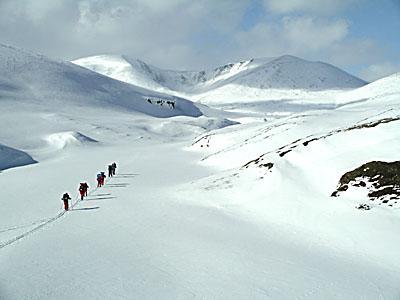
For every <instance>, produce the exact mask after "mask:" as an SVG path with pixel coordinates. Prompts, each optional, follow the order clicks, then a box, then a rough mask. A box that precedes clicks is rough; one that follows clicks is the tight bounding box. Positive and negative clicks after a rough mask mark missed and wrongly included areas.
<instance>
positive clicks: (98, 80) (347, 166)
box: [0, 46, 400, 299]
mask: <svg viewBox="0 0 400 300" xmlns="http://www.w3.org/2000/svg"><path fill="white" fill-rule="evenodd" d="M107 59H109V58H107ZM121 59H123V57H115V60H114V61H113V62H112V63H111V62H110V69H109V71H110V74H108V75H111V73H113V72H114V70H115V65H114V64H116V65H118V66H120V64H121V63H122V62H121ZM287 59H288V60H289V61H293V58H292V57H284V58H282V60H283V61H285V63H286V60H287ZM295 61H296V63H295V64H297V63H301V64H303V62H299V61H298V60H297V59H295ZM272 62H273V60H272V61H271V60H268V61H253V62H249V61H248V62H247V63H246V62H245V63H242V64H241V65H240V64H233V65H232V66H229V67H228V68H227V70H228V69H229V71H227V70H225V69H224V70H220V73H219V74H220V75H219V76H222V77H221V78H223V79H221V80H219V83H221V82H223V81H225V80H233V79H234V78H237V77H236V76H238V75H240V74H241V73H242V72H248V73H247V74H248V75H247V76H249V78H250V77H251V76H252V75H251V74H252V72H254V71H257V69H258V68H259V67H261V66H265V64H269V63H272ZM278 62H279V61H278ZM275 63H277V62H276V61H275ZM306 64H308V63H306ZM322 65H323V64H322ZM322 65H321V64H319V63H318V66H322ZM301 66H303V65H301ZM0 67H1V69H0V74H1V75H0V105H1V109H0V118H1V119H2V120H3V126H2V127H1V129H0V143H1V146H0V149H1V150H0V166H4V164H9V162H10V158H8V157H9V156H10V157H11V161H12V160H13V159H14V158H18V162H19V161H20V159H19V157H22V158H24V159H26V158H27V157H30V158H31V159H32V160H34V161H36V162H37V163H34V164H33V163H32V164H29V165H25V163H23V164H20V163H17V164H14V163H13V164H11V165H10V166H9V167H7V169H6V170H5V168H3V167H2V168H3V171H2V172H1V173H0V190H1V197H0V207H1V210H0V216H1V218H0V252H1V255H0V298H1V299H132V298H140V299H142V298H143V299H187V298H205V299H209V298H211V299H249V298H254V299H398V297H399V295H400V286H399V284H398V283H399V282H400V272H399V270H400V258H399V256H398V253H399V250H400V246H399V244H398V243H396V242H395V241H396V240H397V237H398V234H399V230H400V219H399V215H398V207H399V206H393V207H389V206H388V205H378V203H373V202H371V201H369V199H368V197H367V196H366V194H365V193H363V191H362V190H357V189H354V190H351V191H350V193H344V194H343V195H341V196H340V197H338V198H333V197H330V195H331V193H332V192H333V191H334V190H335V189H336V187H337V184H338V181H339V179H340V177H341V176H342V175H343V174H344V173H345V172H348V171H349V170H353V169H354V168H356V167H359V166H360V165H362V164H364V163H366V162H368V161H372V160H382V161H394V160H399V156H398V153H399V152H400V143H399V140H400V121H399V120H398V117H399V116H400V101H399V100H400V91H399V90H398V85H397V84H396V82H397V79H398V76H397V75H396V76H391V77H388V78H385V79H382V80H380V81H377V82H373V83H371V84H368V85H366V86H363V87H360V88H357V89H353V90H351V91H349V90H348V89H349V86H346V87H341V88H338V86H341V85H342V84H343V82H347V81H346V80H347V79H346V78H342V79H337V86H336V85H335V84H334V83H335V82H334V81H332V84H333V85H334V86H335V89H336V90H335V92H334V93H332V92H331V90H329V89H328V90H326V89H323V90H315V91H311V92H310V91H305V90H301V91H300V90H299V91H297V90H293V89H287V88H283V87H282V86H281V87H280V88H279V89H277V90H276V91H277V93H278V92H279V93H282V95H283V96H284V94H285V93H286V95H289V96H290V95H294V96H295V97H292V98H287V99H286V100H285V98H284V97H283V96H282V97H281V98H279V99H275V102H274V101H266V100H267V99H265V98H264V97H263V96H260V97H258V96H257V94H252V95H250V94H246V93H247V92H246V91H249V89H253V88H254V87H251V88H250V87H249V88H248V89H247V88H243V90H240V89H238V90H235V91H234V92H235V93H236V92H238V91H243V94H237V95H236V96H235V98H234V99H233V98H231V100H229V101H226V102H218V101H215V105H213V106H212V107H207V106H205V105H201V104H198V103H193V102H190V101H189V100H185V99H183V98H180V97H177V96H170V95H167V94H164V93H160V91H159V90H157V89H156V88H155V89H156V90H157V91H150V90H146V89H143V88H141V87H138V86H134V85H130V84H127V83H123V82H120V81H117V80H113V79H110V78H107V77H104V76H102V75H98V74H96V73H93V72H91V71H88V70H85V69H83V68H80V67H77V66H74V65H72V64H69V63H64V62H56V61H52V60H50V59H48V58H45V57H41V56H38V55H36V54H29V53H27V52H26V51H22V50H18V49H14V48H9V47H5V46H1V47H0ZM313 67H314V65H313ZM128 68H130V67H129V66H128ZM242 68H243V69H246V68H247V69H246V71H241V70H242ZM283 68H284V66H283ZM299 68H300V67H299ZM121 70H122V71H121V72H122V73H124V71H123V68H122V69H121ZM169 72H171V73H169V74H172V72H173V71H169ZM231 72H232V74H231ZM321 72H322V71H321ZM317 73H319V71H318V72H317ZM143 74H144V73H143ZM191 74H192V75H193V74H194V73H191ZM231 75H232V76H231ZM242 75H243V74H242ZM242 75H240V76H242ZM143 76H144V75H143ZM171 76H172V75H171ZM193 76H194V75H193ZM207 76H208V75H207ZM207 76H205V77H204V78H206V77H207ZM243 76H244V75H243ZM310 76H314V75H312V74H311V75H310ZM228 77H229V79H227V78H228ZM142 78H145V77H142ZM191 78H197V79H198V80H201V79H200V77H195V76H194V77H191ZM207 78H212V76H211V77H207ZM215 78H216V77H215ZM243 78H245V76H244V77H242V79H243ZM271 78H272V77H271ZM332 78H335V77H332ZM347 78H348V77H347ZM281 79H282V81H280V82H283V83H285V82H289V81H290V80H289V79H288V78H287V77H285V76H283V77H282V78H281ZM309 79H310V78H308V79H307V80H309ZM143 80H145V81H146V82H148V81H147V79H146V78H145V79H143ZM209 80H214V79H209ZM307 80H306V79H304V83H307V82H306V81H307ZM251 82H252V80H250V79H249V83H251ZM274 82H275V79H274ZM349 82H350V81H349ZM219 83H218V84H219ZM214 84H217V83H216V81H215V82H214V83H213V84H212V85H214ZM254 84H255V85H257V84H259V82H255V81H254ZM352 84H353V83H352ZM360 84H361V85H362V83H360ZM356 85H358V84H356ZM354 87H358V86H354ZM148 88H150V87H148ZM163 88H164V87H163ZM256 89H258V90H260V89H259V88H257V87H256ZM267 90H268V89H267ZM164 92H165V90H164ZM232 93H233V92H232ZM125 96H126V97H128V96H129V100H128V98H124V97H125ZM242 96H243V98H241V97H242ZM250 98H251V99H250ZM148 99H150V100H151V101H152V103H153V104H150V103H149V102H148ZM241 99H245V100H243V101H241ZM246 99H247V100H246ZM161 100H164V101H165V102H163V106H161V105H158V106H157V104H154V103H156V101H161ZM166 101H176V103H177V107H179V109H178V108H177V109H173V108H172V107H171V105H168V104H167V102H166ZM205 102H207V101H205ZM160 103H161V102H160ZM209 103H213V102H212V101H211V100H210V102H209ZM389 119H390V120H391V121H390V122H387V121H385V122H381V123H379V121H381V120H389ZM370 122H376V123H377V125H376V126H373V127H371V126H366V124H370ZM4 124H6V125H4ZM4 145H7V146H4ZM4 149H5V154H4V153H3V152H4ZM4 155H6V156H4ZM8 155H9V156H8ZM24 159H23V160H24ZM113 161H115V162H116V163H117V167H118V168H117V174H116V176H115V177H114V178H111V179H107V181H106V185H105V186H104V187H102V188H96V181H95V177H96V174H97V173H98V172H99V171H106V168H107V166H108V165H109V164H110V163H112V162H113ZM29 162H30V161H29V160H28V163H29ZM16 166H18V168H14V167H16ZM82 181H87V182H88V183H89V186H90V190H89V196H88V197H87V198H86V199H85V200H84V201H78V194H77V192H78V185H79V183H80V182H82ZM65 192H68V193H69V194H70V195H71V197H72V202H73V203H74V207H73V210H71V211H69V212H66V213H64V212H63V210H62V201H61V199H60V198H61V196H62V194H63V193H65ZM363 203H368V204H369V205H370V206H371V210H368V211H365V210H359V209H356V207H357V206H358V205H359V204H363Z"/></svg>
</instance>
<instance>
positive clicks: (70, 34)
mask: <svg viewBox="0 0 400 300" xmlns="http://www.w3.org/2000/svg"><path fill="white" fill-rule="evenodd" d="M250 1H251V0H241V1H236V0H219V1H213V0H199V1H191V0H168V1H165V0H113V1H107V0H76V1H70V0H35V1H28V0H18V1H15V0H0V42H3V43H9V44H12V45H15V46H19V47H22V48H27V49H30V50H32V51H36V52H40V53H43V54H46V55H49V56H51V57H59V58H66V59H72V58H76V57H81V56H85V55H91V54H98V53H104V52H105V53H122V54H127V55H130V56H133V57H139V58H142V59H144V60H148V61H150V62H152V63H154V64H156V65H160V66H162V67H163V66H164V67H165V66H167V67H171V66H172V65H173V64H175V65H177V66H178V67H180V68H184V67H187V68H191V67H199V66H200V64H206V63H207V60H210V61H213V60H214V58H213V57H207V55H206V54H202V55H200V56H198V54H199V50H203V51H205V52H207V51H209V49H210V48H212V45H211V46H210V47H207V45H201V44H200V42H199V40H201V38H202V37H203V36H208V35H210V34H216V35H218V34H219V35H221V36H230V35H231V34H232V32H233V31H234V30H236V29H237V28H238V26H239V24H240V22H241V20H242V16H243V14H244V12H245V10H246V7H247V6H248V4H249V2H250ZM173 53H174V55H172V54H173ZM177 53H181V56H178V55H177ZM190 53H191V55H190ZM221 55H222V54H221ZM190 56H191V58H189V57H190ZM172 58H173V59H174V60H172ZM214 62H215V60H214Z"/></svg>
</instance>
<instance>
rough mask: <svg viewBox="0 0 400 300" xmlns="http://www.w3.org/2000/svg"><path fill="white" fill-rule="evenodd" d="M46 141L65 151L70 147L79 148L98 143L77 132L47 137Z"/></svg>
mask: <svg viewBox="0 0 400 300" xmlns="http://www.w3.org/2000/svg"><path fill="white" fill-rule="evenodd" d="M45 139H46V141H47V142H48V143H49V145H50V146H52V147H54V148H56V149H64V148H66V147H68V146H79V145H88V144H94V143H97V141H96V140H94V139H92V138H90V137H88V136H85V135H83V134H82V133H80V132H77V131H67V132H58V133H53V134H51V135H49V136H47V137H46V138H45Z"/></svg>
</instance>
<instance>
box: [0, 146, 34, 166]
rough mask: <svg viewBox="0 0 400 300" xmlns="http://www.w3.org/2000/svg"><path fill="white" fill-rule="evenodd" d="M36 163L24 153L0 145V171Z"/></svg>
mask: <svg viewBox="0 0 400 300" xmlns="http://www.w3.org/2000/svg"><path fill="white" fill-rule="evenodd" d="M36 162H37V161H35V160H34V159H33V158H32V157H31V156H30V155H29V154H27V153H25V152H23V151H20V150H17V149H14V148H10V147H7V146H5V145H2V144H0V171H1V170H6V169H9V168H15V167H20V166H25V165H29V164H34V163H36Z"/></svg>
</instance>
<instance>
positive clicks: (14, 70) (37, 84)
mask: <svg viewBox="0 0 400 300" xmlns="http://www.w3.org/2000/svg"><path fill="white" fill-rule="evenodd" d="M2 98H3V99H15V100H18V101H17V102H15V103H19V102H21V101H22V102H25V103H29V104H44V105H59V106H60V108H62V107H63V106H77V107H81V106H101V107H108V108H114V109H128V110H130V111H132V112H140V113H144V114H148V115H152V116H157V117H170V116H177V115H188V116H200V115H201V112H200V110H199V109H198V108H197V107H196V106H195V105H194V104H193V103H192V102H190V101H188V100H184V99H181V98H178V97H174V96H170V95H165V94H161V93H157V92H154V91H149V90H145V89H143V88H139V87H135V86H132V85H130V84H126V83H123V82H121V81H118V80H114V79H112V78H110V77H107V76H103V75H101V74H98V73H96V72H93V71H90V70H88V69H85V68H81V67H79V66H76V65H74V64H72V63H69V62H59V61H54V60H51V59H49V58H46V57H44V56H41V55H36V54H32V53H28V52H26V51H23V50H21V49H16V48H13V47H10V46H5V45H1V44H0V99H2ZM172 103H173V104H172Z"/></svg>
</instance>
